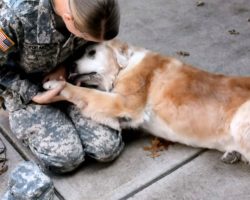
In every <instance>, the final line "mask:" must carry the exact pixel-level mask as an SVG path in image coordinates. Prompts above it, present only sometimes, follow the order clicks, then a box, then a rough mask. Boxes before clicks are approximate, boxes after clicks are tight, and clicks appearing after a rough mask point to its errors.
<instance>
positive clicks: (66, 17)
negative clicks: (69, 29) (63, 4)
mask: <svg viewBox="0 0 250 200" xmlns="http://www.w3.org/2000/svg"><path fill="white" fill-rule="evenodd" d="M62 18H63V21H64V22H70V21H73V16H72V15H71V14H69V13H63V15H62Z"/></svg>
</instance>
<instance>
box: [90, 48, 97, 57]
mask: <svg viewBox="0 0 250 200" xmlns="http://www.w3.org/2000/svg"><path fill="white" fill-rule="evenodd" d="M95 53H96V51H95V50H94V49H92V50H90V51H89V52H88V56H90V57H92V56H94V55H95Z"/></svg>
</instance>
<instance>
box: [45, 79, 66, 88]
mask: <svg viewBox="0 0 250 200" xmlns="http://www.w3.org/2000/svg"><path fill="white" fill-rule="evenodd" d="M63 85H64V81H56V80H52V81H47V82H45V83H44V84H43V88H44V89H46V90H52V89H55V88H58V87H62V86H63Z"/></svg>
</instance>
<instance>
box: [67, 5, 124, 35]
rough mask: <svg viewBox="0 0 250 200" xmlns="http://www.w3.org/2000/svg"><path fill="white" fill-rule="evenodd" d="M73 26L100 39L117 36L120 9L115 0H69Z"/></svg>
mask: <svg viewBox="0 0 250 200" xmlns="http://www.w3.org/2000/svg"><path fill="white" fill-rule="evenodd" d="M69 1H70V2H69V3H70V7H71V12H72V15H73V17H74V21H75V26H76V28H77V29H79V31H81V32H86V33H88V34H90V35H91V36H92V37H94V38H97V39H101V40H110V39H113V38H114V37H116V36H117V34H118V32H119V25H120V10H119V5H118V2H117V1H116V0H69Z"/></svg>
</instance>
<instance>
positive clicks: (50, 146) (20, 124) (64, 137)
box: [9, 104, 84, 173]
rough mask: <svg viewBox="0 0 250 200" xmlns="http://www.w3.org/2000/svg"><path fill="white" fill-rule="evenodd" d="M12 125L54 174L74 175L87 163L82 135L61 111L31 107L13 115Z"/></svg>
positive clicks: (24, 142) (44, 106)
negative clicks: (80, 136)
mask: <svg viewBox="0 0 250 200" xmlns="http://www.w3.org/2000/svg"><path fill="white" fill-rule="evenodd" d="M9 121H10V127H11V130H12V131H13V132H14V133H15V134H16V137H17V138H18V139H20V140H21V141H22V142H23V144H24V145H26V146H28V147H29V148H30V149H31V151H32V152H33V153H34V154H35V155H36V156H37V157H38V158H39V159H40V160H42V161H43V162H44V163H45V165H46V166H47V167H48V168H50V169H51V170H53V171H56V172H61V173H62V172H67V171H72V170H73V169H75V168H76V167H77V166H78V165H79V164H80V163H81V162H83V161H84V151H83V147H82V144H81V140H80V138H79V136H78V133H77V131H76V130H75V127H74V125H73V124H72V122H71V120H70V119H69V118H68V117H67V116H66V115H65V114H64V113H63V112H62V111H60V110H59V109H57V108H54V107H52V106H49V105H48V106H46V105H36V104H28V105H27V106H26V108H23V109H19V110H16V111H15V112H10V113H9Z"/></svg>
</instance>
